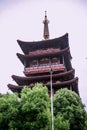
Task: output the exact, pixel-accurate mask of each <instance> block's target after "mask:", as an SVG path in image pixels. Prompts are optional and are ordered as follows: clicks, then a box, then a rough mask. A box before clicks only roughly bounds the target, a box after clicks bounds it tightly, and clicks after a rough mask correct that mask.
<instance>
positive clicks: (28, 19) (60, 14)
mask: <svg viewBox="0 0 87 130" xmlns="http://www.w3.org/2000/svg"><path fill="white" fill-rule="evenodd" d="M45 10H46V11H47V16H48V19H49V21H50V24H49V31H50V39H51V38H57V37H60V36H62V35H64V34H65V33H66V32H67V33H69V45H70V51H71V55H72V57H73V59H72V65H73V68H75V71H76V76H78V77H79V92H80V96H81V98H82V100H83V103H85V104H86V105H87V94H86V93H87V59H86V57H87V0H0V63H1V64H0V92H7V91H8V88H7V84H8V83H12V84H16V83H15V82H14V81H12V79H11V75H13V74H15V75H18V76H24V75H23V69H24V68H23V65H22V63H21V62H20V61H19V59H18V58H17V56H16V53H17V52H19V53H22V51H21V49H20V47H19V46H18V44H17V42H16V40H17V39H20V40H23V41H39V40H43V24H42V21H43V19H44V11H45Z"/></svg>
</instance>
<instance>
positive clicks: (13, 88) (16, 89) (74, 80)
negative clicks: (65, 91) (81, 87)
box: [8, 77, 78, 93]
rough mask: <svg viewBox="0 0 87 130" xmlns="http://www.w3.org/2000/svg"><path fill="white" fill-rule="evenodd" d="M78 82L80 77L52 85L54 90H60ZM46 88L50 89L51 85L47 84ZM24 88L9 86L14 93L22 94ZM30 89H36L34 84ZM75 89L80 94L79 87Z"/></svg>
mask: <svg viewBox="0 0 87 130" xmlns="http://www.w3.org/2000/svg"><path fill="white" fill-rule="evenodd" d="M77 82H78V77H76V78H74V79H72V80H69V81H65V82H61V83H53V84H52V86H53V88H54V89H57V90H58V89H60V88H63V87H67V86H69V85H71V84H73V83H74V84H75V83H77ZM45 86H47V87H48V88H49V87H50V84H45ZM23 87H24V86H17V85H12V84H8V88H9V89H10V90H11V91H13V92H20V91H21V90H22V88H23ZM28 87H29V88H32V87H34V84H33V86H31V87H30V86H28ZM74 87H76V88H74V91H75V92H76V93H78V91H77V89H78V88H77V87H78V86H74Z"/></svg>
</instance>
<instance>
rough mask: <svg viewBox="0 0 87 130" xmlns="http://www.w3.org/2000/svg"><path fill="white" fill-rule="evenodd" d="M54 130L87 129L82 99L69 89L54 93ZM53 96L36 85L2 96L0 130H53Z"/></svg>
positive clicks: (45, 89) (45, 88)
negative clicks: (51, 107)
mask: <svg viewBox="0 0 87 130" xmlns="http://www.w3.org/2000/svg"><path fill="white" fill-rule="evenodd" d="M53 105H54V129H55V130H87V114H86V111H85V109H84V106H83V104H82V101H81V99H80V97H79V96H78V95H77V94H76V93H75V92H72V91H70V90H68V89H60V90H58V91H57V92H56V94H54V98H53ZM50 106H51V105H50V96H49V95H48V89H47V87H43V86H42V85H41V84H39V83H37V84H35V86H34V87H33V88H32V89H31V88H28V87H27V86H25V87H24V88H23V89H22V91H21V93H20V97H19V96H18V94H17V93H15V94H5V95H0V130H51V109H50Z"/></svg>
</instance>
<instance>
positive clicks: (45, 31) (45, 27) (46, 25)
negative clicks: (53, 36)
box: [43, 11, 49, 40]
mask: <svg viewBox="0 0 87 130" xmlns="http://www.w3.org/2000/svg"><path fill="white" fill-rule="evenodd" d="M48 23H49V20H48V19H47V12H46V11H45V18H44V21H43V24H44V33H43V37H44V39H45V40H47V39H49V27H48Z"/></svg>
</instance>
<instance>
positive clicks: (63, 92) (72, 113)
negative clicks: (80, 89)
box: [54, 88, 86, 130]
mask: <svg viewBox="0 0 87 130" xmlns="http://www.w3.org/2000/svg"><path fill="white" fill-rule="evenodd" d="M59 114H62V116H63V117H64V120H65V121H69V124H70V130H83V129H84V125H85V120H86V111H85V109H84V107H83V104H82V101H81V99H80V97H79V96H78V95H77V94H76V93H75V92H72V91H70V90H68V89H66V88H65V89H60V90H59V91H57V92H56V94H55V95H54V115H55V116H56V115H59Z"/></svg>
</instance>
